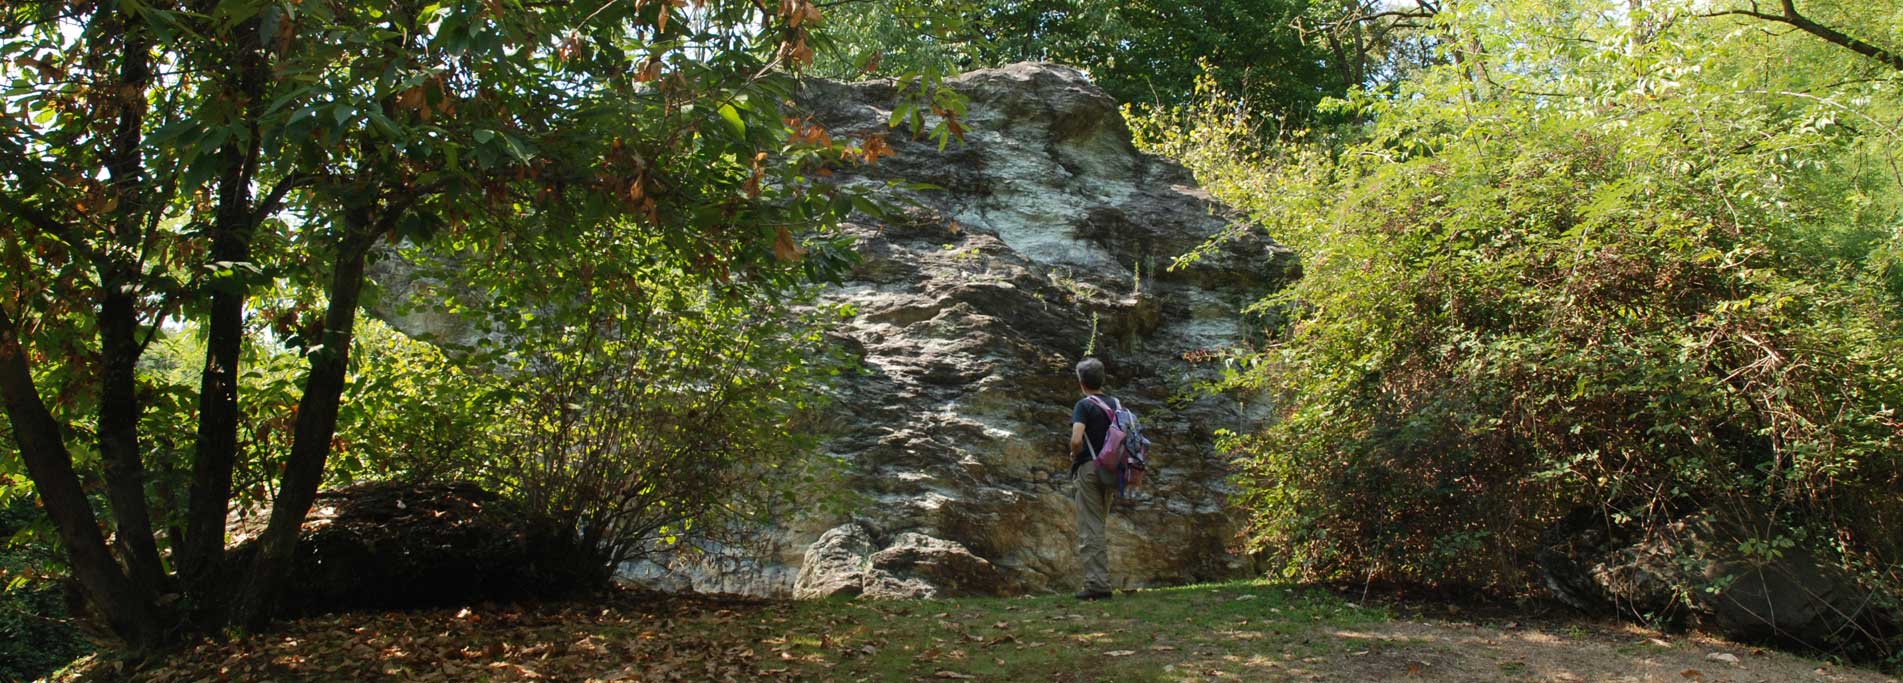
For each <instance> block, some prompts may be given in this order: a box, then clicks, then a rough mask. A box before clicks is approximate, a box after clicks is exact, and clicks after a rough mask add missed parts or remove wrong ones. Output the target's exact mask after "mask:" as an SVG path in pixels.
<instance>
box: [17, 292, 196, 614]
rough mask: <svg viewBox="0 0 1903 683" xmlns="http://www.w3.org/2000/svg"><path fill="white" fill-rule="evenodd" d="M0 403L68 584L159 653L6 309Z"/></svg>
mask: <svg viewBox="0 0 1903 683" xmlns="http://www.w3.org/2000/svg"><path fill="white" fill-rule="evenodd" d="M0 397H4V398H5V400H6V410H7V419H8V421H9V422H10V423H11V424H12V427H13V440H14V443H15V444H16V445H17V446H19V448H20V458H21V460H24V461H25V462H26V469H27V474H28V475H29V476H31V477H32V478H33V488H34V490H35V491H36V492H38V493H39V496H40V505H41V506H42V507H44V508H45V509H46V516H47V517H48V518H49V519H51V520H52V521H53V528H54V529H56V530H57V531H58V532H59V538H60V545H62V546H64V547H65V548H66V557H67V562H68V563H70V564H71V565H72V572H73V578H74V579H77V580H78V581H79V585H80V588H81V589H82V590H83V591H84V592H85V594H86V598H87V600H88V601H89V602H90V603H91V604H92V605H93V606H94V607H95V608H97V609H98V610H99V612H100V616H101V617H103V618H105V620H106V624H107V626H108V627H110V628H111V629H112V631H113V633H115V634H117V635H119V636H120V637H121V638H124V639H125V640H126V642H127V644H128V645H130V646H131V647H132V649H133V650H134V651H144V650H148V649H150V648H151V647H153V646H155V645H157V644H158V643H159V642H160V640H161V636H162V631H161V630H160V629H159V628H158V624H157V623H156V621H155V620H154V619H153V609H152V606H151V605H150V604H149V603H148V602H147V598H148V597H149V596H146V595H141V594H140V593H139V592H138V591H137V590H135V589H134V587H133V584H132V581H131V580H130V579H128V578H127V577H126V575H125V574H124V573H123V572H121V571H120V569H119V563H118V562H117V561H115V560H113V558H112V553H111V552H110V551H109V550H107V549H106V538H105V536H104V535H103V534H102V533H100V530H99V519H98V518H97V517H95V516H94V515H93V510H92V506H91V505H90V504H88V503H87V501H86V493H85V491H83V490H82V489H81V488H80V485H79V475H78V474H77V473H75V472H74V471H73V457H72V453H70V452H69V451H67V450H66V443H65V440H64V439H63V437H62V435H61V434H60V426H59V421H58V420H56V419H54V417H53V414H52V413H51V412H50V411H48V410H47V409H46V404H45V402H43V401H42V400H41V399H40V394H39V390H38V388H36V387H35V386H34V385H33V372H32V368H31V367H30V365H29V363H28V361H27V356H26V349H25V348H24V346H23V345H22V344H21V343H20V338H19V333H18V329H17V328H16V327H15V326H14V323H13V318H12V317H11V316H9V315H8V314H7V312H6V310H5V309H4V308H0Z"/></svg>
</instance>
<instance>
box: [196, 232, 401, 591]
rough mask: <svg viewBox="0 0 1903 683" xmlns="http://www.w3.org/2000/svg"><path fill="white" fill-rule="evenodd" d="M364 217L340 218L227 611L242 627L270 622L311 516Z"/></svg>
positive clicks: (360, 261)
mask: <svg viewBox="0 0 1903 683" xmlns="http://www.w3.org/2000/svg"><path fill="white" fill-rule="evenodd" d="M370 213H371V212H370V211H369V210H367V209H348V210H346V212H345V218H344V222H345V226H344V227H345V234H346V237H345V238H344V241H343V243H342V244H341V245H339V246H338V253H337V261H336V269H335V271H334V272H333V273H332V275H331V284H330V305H329V308H328V309H327V310H326V311H325V313H324V337H323V339H324V342H323V346H322V347H320V348H318V349H317V350H315V351H312V352H311V355H310V359H311V367H310V374H308V375H307V376H306V377H305V379H304V396H303V398H302V399H301V400H299V402H298V406H297V425H296V427H295V431H294V433H293V436H292V440H291V454H290V456H289V459H288V460H286V461H285V464H284V478H283V479H282V480H281V482H280V483H279V485H278V494H277V498H276V499H275V500H273V501H272V503H271V519H270V522H269V523H268V524H267V525H266V526H265V530H264V534H263V535H262V536H261V537H259V539H258V554H257V557H256V558H255V559H254V561H253V562H252V566H251V571H250V573H249V576H248V581H247V583H246V584H245V586H244V588H243V589H242V590H241V594H240V595H239V596H238V599H237V603H236V604H235V605H234V610H233V612H232V621H233V622H234V623H237V624H240V625H243V626H246V627H250V628H258V627H262V626H263V625H264V624H265V622H266V621H268V620H269V619H270V618H271V612H272V608H273V605H275V603H276V602H277V591H278V588H279V584H281V583H282V582H283V578H284V574H285V573H286V570H287V568H288V565H289V564H290V560H291V555H292V553H293V552H294V551H295V550H296V549H297V537H298V532H299V528H300V527H301V526H302V524H303V522H304V515H305V514H307V513H309V512H310V509H311V503H312V501H314V500H315V499H316V498H317V487H318V485H319V484H321V483H323V478H324V461H325V459H326V458H328V457H329V456H330V441H331V437H332V436H333V435H335V433H336V431H337V408H338V402H339V399H341V398H342V396H343V391H344V382H345V374H346V370H347V369H348V368H349V364H350V344H351V335H352V331H353V329H354V328H355V326H356V323H357V304H358V301H359V299H360V297H361V295H362V293H363V269H364V261H365V259H366V258H367V256H368V255H369V253H370V247H371V246H372V245H374V244H376V240H377V237H378V236H379V235H380V234H381V232H382V230H381V229H380V228H381V221H379V225H378V226H377V227H372V226H370V225H369V224H370V222H371V218H370Z"/></svg>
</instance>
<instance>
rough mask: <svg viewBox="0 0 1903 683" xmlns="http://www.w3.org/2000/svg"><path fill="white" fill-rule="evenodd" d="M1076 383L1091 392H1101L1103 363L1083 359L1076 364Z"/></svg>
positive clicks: (1093, 359) (1091, 359) (1092, 359)
mask: <svg viewBox="0 0 1903 683" xmlns="http://www.w3.org/2000/svg"><path fill="white" fill-rule="evenodd" d="M1077 383H1078V384H1082V385H1084V388H1085V389H1089V390H1091V391H1102V390H1103V361H1100V360H1097V359H1095V358H1085V359H1083V360H1081V361H1078V362H1077Z"/></svg>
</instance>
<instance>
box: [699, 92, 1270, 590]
mask: <svg viewBox="0 0 1903 683" xmlns="http://www.w3.org/2000/svg"><path fill="white" fill-rule="evenodd" d="M950 84H951V86H952V87H953V88H955V89H956V90H957V91H958V92H960V93H962V94H963V95H965V96H966V97H968V98H969V100H970V109H969V111H968V113H967V115H966V117H965V118H964V119H963V122H964V124H965V126H966V128H967V129H968V132H966V134H965V137H964V140H963V141H962V143H961V142H958V141H954V142H952V143H951V144H950V145H948V146H946V147H945V148H944V149H943V150H942V151H941V150H940V149H939V148H938V147H937V145H936V143H935V142H933V141H929V140H920V141H906V140H902V139H900V138H903V137H904V136H903V135H901V134H899V133H898V132H892V133H891V137H892V138H893V147H894V148H895V149H896V150H897V154H895V155H894V156H891V157H888V158H885V159H882V160H880V161H879V162H878V163H877V164H876V165H875V166H872V167H868V168H862V169H859V170H858V171H856V175H848V174H842V176H841V182H845V183H876V184H878V185H879V186H883V185H884V184H885V181H887V180H908V181H922V182H925V183H930V184H932V185H935V186H937V187H939V188H943V189H942V190H936V191H904V190H892V191H893V192H899V193H901V194H902V195H903V197H902V198H903V199H905V200H908V201H910V202H913V203H915V204H916V206H917V207H918V208H916V209H914V210H912V211H908V212H907V213H906V215H905V216H904V217H903V218H898V219H894V220H890V221H885V222H876V221H867V222H865V223H862V224H857V225H853V226H850V227H851V230H852V232H853V234H854V235H856V236H857V237H858V238H859V249H860V253H861V254H862V255H863V258H864V262H863V264H862V265H861V266H859V267H858V268H857V270H856V271H855V272H854V273H853V274H852V276H851V277H850V280H849V281H848V282H846V283H845V284H843V285H842V286H837V287H834V288H832V289H831V290H830V292H829V293H828V294H827V297H828V298H829V299H831V300H833V301H836V302H844V303H850V304H851V305H852V306H853V307H854V308H855V309H856V310H857V315H856V316H855V317H853V318H852V319H851V320H849V321H847V322H845V323H844V324H843V325H841V326H840V327H839V329H837V330H836V335H837V337H838V339H840V340H841V342H842V343H844V344H847V345H849V346H850V347H851V348H852V349H853V350H854V351H855V352H856V353H857V354H858V356H859V357H860V359H861V361H862V364H863V372H862V374H860V375H859V376H858V377H855V378H853V379H852V380H850V381H849V383H848V384H847V385H846V386H844V387H843V388H842V390H841V392H840V395H839V396H838V397H837V401H836V402H835V404H834V410H833V415H834V417H833V418H832V419H831V424H830V425H829V427H830V430H829V431H830V432H831V433H832V434H833V436H832V438H831V439H830V441H829V442H828V443H827V444H826V446H825V448H826V450H828V451H829V452H830V453H831V454H833V455H836V456H838V457H841V458H844V459H846V460H848V461H849V462H850V463H851V477H850V482H851V485H852V488H853V489H855V490H856V491H857V492H858V493H860V494H863V496H864V497H865V499H866V501H867V503H868V504H867V505H864V506H863V507H862V508H861V509H860V511H859V512H857V513H856V514H852V515H848V516H842V517H836V518H826V517H809V518H807V519H803V520H800V521H798V522H797V523H795V524H793V525H791V526H790V527H789V528H787V529H784V530H782V531H781V532H779V533H778V534H777V536H776V538H775V543H774V544H773V545H772V547H773V550H772V551H771V552H769V553H768V555H767V556H766V557H760V558H757V560H758V562H757V563H755V564H752V566H751V569H752V570H753V571H754V572H755V573H754V574H752V575H751V576H752V578H743V577H736V576H733V575H730V574H729V575H719V576H715V575H711V574H709V575H702V576H699V577H697V578H696V581H695V583H696V585H698V586H701V587H704V588H713V589H728V590H734V589H738V590H744V591H747V592H754V593H769V594H785V593H787V592H789V591H790V592H792V593H794V594H797V595H802V596H814V595H840V594H846V595H871V596H882V595H891V596H912V595H948V594H971V593H999V592H1021V591H1045V590H1065V589H1069V588H1072V587H1074V586H1075V583H1076V577H1077V576H1078V571H1079V565H1078V562H1077V559H1076V553H1075V550H1074V548H1073V545H1074V541H1073V538H1074V535H1073V533H1074V528H1075V512H1074V506H1073V504H1072V502H1071V499H1070V497H1069V493H1070V485H1069V483H1068V472H1067V465H1068V460H1067V455H1066V453H1067V451H1068V438H1069V411H1070V407H1071V405H1072V403H1074V402H1075V401H1076V400H1077V399H1078V398H1079V395H1078V393H1077V385H1076V380H1075V379H1074V377H1073V375H1072V371H1071V368H1072V366H1073V365H1074V364H1075V363H1076V361H1077V360H1078V359H1079V358H1080V357H1082V356H1083V355H1084V353H1085V351H1086V349H1090V348H1092V347H1094V353H1095V354H1096V355H1098V356H1100V357H1102V358H1103V359H1104V361H1105V362H1106V364H1107V365H1108V366H1109V370H1110V378H1111V382H1112V386H1111V387H1110V392H1111V393H1112V394H1114V395H1116V396H1119V397H1121V398H1122V399H1124V400H1125V401H1126V402H1127V403H1128V404H1129V405H1130V406H1132V407H1133V408H1135V409H1136V410H1137V411H1138V413H1139V414H1140V415H1141V416H1142V418H1143V420H1144V424H1145V431H1146V434H1147V435H1148V436H1149V437H1150V438H1152V439H1154V440H1155V441H1156V443H1157V446H1156V456H1155V459H1156V462H1157V465H1158V469H1157V476H1155V477H1154V478H1153V479H1152V480H1151V482H1150V485H1149V486H1148V487H1146V489H1145V490H1142V491H1140V492H1138V493H1136V494H1135V495H1134V497H1132V498H1129V499H1126V500H1120V501H1118V502H1117V504H1116V506H1115V510H1114V512H1113V514H1112V516H1111V521H1110V538H1111V547H1110V555H1111V565H1112V571H1113V578H1114V580H1115V581H1116V582H1117V583H1118V585H1120V586H1144V585H1157V584H1168V583H1176V582H1184V581H1196V580H1207V579H1215V578H1219V577H1226V576H1233V575H1236V574H1238V573H1239V572H1242V571H1244V570H1245V569H1246V567H1245V565H1246V563H1247V560H1246V559H1245V558H1243V557H1241V556H1239V555H1238V554H1236V553H1235V552H1233V551H1232V550H1231V546H1232V544H1233V543H1234V540H1235V539H1234V535H1235V530H1236V525H1235V520H1234V519H1233V518H1232V516H1231V514H1230V511H1229V509H1228V507H1227V497H1228V495H1229V493H1230V490H1229V488H1228V486H1227V484H1226V475H1227V473H1228V471H1227V469H1226V462H1225V458H1224V457H1223V456H1222V455H1221V454H1220V453H1218V452H1217V451H1216V449H1215V447H1214V432H1215V431H1216V430H1218V429H1223V428H1230V429H1234V428H1241V427H1244V426H1245V425H1246V424H1247V419H1246V417H1247V416H1245V415H1244V412H1245V410H1244V408H1242V407H1241V406H1239V404H1238V403H1237V402H1236V401H1235V400H1234V399H1232V398H1222V397H1217V396H1210V395H1206V394H1205V393H1204V392H1202V391H1199V390H1198V389H1197V384H1198V383H1199V382H1202V381H1205V380H1208V379H1211V378H1212V376H1213V373H1214V372H1215V369H1214V368H1211V367H1208V366H1207V365H1206V364H1199V363H1198V362H1196V361H1197V360H1199V359H1200V358H1201V354H1203V353H1205V352H1207V351H1208V350H1212V349H1222V348H1226V347H1230V346H1233V345H1235V344H1237V343H1238V342H1241V341H1243V340H1244V339H1245V337H1246V332H1247V331H1246V330H1245V328H1244V325H1245V321H1244V319H1243V318H1242V317H1241V315H1240V314H1239V311H1240V309H1241V308H1242V307H1243V306H1244V305H1246V304H1248V303H1250V302H1253V301H1255V300H1256V299H1258V298H1259V297H1261V296H1263V295H1264V294H1266V293H1268V292H1270V291H1272V290H1273V289H1274V288H1276V287H1279V286H1281V285H1282V284H1283V283H1284V282H1285V281H1286V280H1287V278H1289V277H1291V276H1292V275H1293V271H1294V260H1293V259H1292V257H1291V256H1290V255H1289V254H1288V252H1287V251H1286V250H1284V249H1281V248H1279V247H1276V246H1275V245H1273V244H1271V243H1269V242H1267V241H1266V240H1263V239H1260V238H1244V239H1241V240H1238V241H1235V242H1233V243H1231V244H1229V245H1227V246H1226V247H1224V248H1222V249H1218V250H1216V251H1214V252H1212V253H1210V254H1208V255H1207V256H1205V257H1204V258H1202V259H1200V260H1197V261H1196V262H1194V263H1191V264H1188V265H1186V266H1184V267H1180V268H1176V269H1170V268H1169V266H1170V264H1171V263H1172V261H1173V259H1175V258H1176V257H1178V256H1180V255H1182V254H1185V253H1187V252H1189V251H1191V250H1192V249H1194V248H1196V247H1198V246H1199V245H1201V244H1203V243H1204V242H1205V241H1206V240H1208V239H1209V238H1210V237H1212V236H1214V235H1217V234H1218V233H1222V232H1224V231H1226V230H1232V229H1235V228H1236V227H1237V226H1236V225H1235V224H1234V223H1231V222H1230V221H1229V219H1228V218H1226V217H1225V214H1224V209H1223V207H1221V206H1220V205H1218V204H1216V203H1215V202H1213V201H1212V200H1211V199H1210V197H1209V196H1208V195H1207V194H1205V193H1203V192H1202V191H1200V190H1198V189H1197V188H1196V186H1195V184H1194V181H1193V180H1192V179H1191V178H1190V176H1189V174H1188V173H1187V172H1185V171H1184V170H1183V169H1182V168H1181V167H1179V166H1177V165H1176V164H1174V163H1171V162H1169V161H1167V160H1163V159H1159V158H1156V157H1152V156H1148V155H1144V154H1141V153H1139V152H1137V151H1136V149H1135V148H1134V147H1133V146H1132V144H1131V141H1130V135H1129V132H1128V130H1127V129H1126V128H1125V126H1124V123H1123V120H1122V117H1121V115H1120V113H1119V111H1118V108H1117V104H1116V102H1114V101H1113V100H1111V99H1110V98H1109V97H1108V96H1106V95H1105V94H1104V93H1103V92H1102V91H1101V90H1099V89H1098V88H1097V87H1095V86H1094V85H1092V84H1091V83H1090V82H1089V80H1088V79H1087V78H1086V77H1085V76H1084V75H1083V74H1082V73H1080V72H1078V71H1076V70H1073V69H1070V68H1067V67H1062V66H1056V65H1049V64H1018V65H1013V66H1010V67H1006V68H1002V69H995V70H985V71H978V72H973V73H969V74H966V75H964V76H961V77H959V78H957V79H955V80H953V81H951V83H950ZM894 95H895V93H894V88H893V84H892V83H890V82H871V83H860V84H839V83H831V82H812V83H808V84H807V85H806V86H805V90H804V92H803V93H802V95H801V97H800V101H801V103H802V104H803V105H804V106H805V107H807V108H808V109H810V110H811V111H812V113H813V115H814V117H815V119H816V121H818V122H819V123H820V124H821V125H823V126H825V127H826V128H827V129H828V130H829V131H831V133H832V134H833V135H834V136H860V135H869V134H880V133H886V132H888V129H887V126H886V120H887V117H888V113H889V108H890V107H891V105H892V102H893V99H894ZM796 567H797V568H798V570H797V571H795V570H794V569H793V568H796ZM788 578H792V579H793V581H792V583H791V585H789V584H788V582H787V579H788Z"/></svg>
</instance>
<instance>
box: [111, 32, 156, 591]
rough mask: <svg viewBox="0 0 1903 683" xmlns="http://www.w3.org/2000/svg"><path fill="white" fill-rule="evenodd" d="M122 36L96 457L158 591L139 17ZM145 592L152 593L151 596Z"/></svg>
mask: <svg viewBox="0 0 1903 683" xmlns="http://www.w3.org/2000/svg"><path fill="white" fill-rule="evenodd" d="M117 19H118V21H119V22H120V24H119V29H120V39H121V40H122V41H123V45H122V46H121V50H122V52H121V55H120V63H119V82H120V84H121V85H122V86H123V88H124V90H125V91H127V92H136V93H138V95H137V96H122V97H120V98H118V100H117V101H116V102H115V103H114V104H115V106H116V107H117V108H118V121H117V122H116V123H115V125H114V127H113V131H112V136H111V138H110V139H109V140H108V142H107V145H108V146H107V151H106V155H107V156H106V159H105V162H106V164H105V165H106V172H107V174H108V179H109V182H110V185H109V188H110V190H111V194H112V197H113V199H114V200H115V202H116V204H117V209H116V213H115V215H114V216H113V225H112V239H113V240H114V241H115V242H117V244H118V248H117V249H114V250H113V251H112V252H111V253H108V254H106V255H105V257H104V258H103V259H102V260H101V261H99V263H98V264H97V267H98V272H99V285H100V292H99V302H98V306H99V308H98V315H99V350H100V359H101V363H102V365H103V366H104V367H103V368H102V369H103V373H102V376H101V377H100V381H101V384H100V388H99V425H98V429H99V432H98V437H99V457H100V461H101V462H102V464H103V465H104V466H105V468H104V469H105V475H106V496H107V499H108V500H109V501H110V502H111V503H112V516H113V519H114V521H115V522H116V523H117V530H118V535H117V540H118V545H119V547H120V556H121V557H122V558H123V559H124V561H125V564H126V569H127V570H128V577H127V578H129V579H130V580H131V581H132V584H133V588H134V590H136V591H138V592H139V593H140V594H142V595H145V596H156V595H157V594H158V591H159V588H160V586H162V585H163V584H164V582H165V570H164V567H163V565H162V564H161V562H160V560H159V549H158V542H157V541H156V540H155V539H154V536H153V533H152V528H153V527H152V514H151V510H150V509H149V508H148V507H147V502H146V497H145V463H144V461H143V453H142V452H141V450H140V448H139V414H140V412H141V409H140V405H139V399H138V381H139V378H138V364H139V356H140V355H141V352H142V350H143V349H142V346H141V345H140V344H139V339H138V330H139V310H138V303H137V301H138V300H137V296H138V276H139V263H138V259H137V256H136V254H138V250H139V244H140V243H141V242H142V241H143V240H142V239H141V237H142V233H143V231H144V227H145V225H146V217H147V216H146V212H147V204H148V202H147V197H146V196H145V195H146V192H145V188H144V183H145V172H144V155H143V154H141V153H140V150H139V145H140V143H141V142H142V141H143V137H144V133H143V130H142V129H143V127H144V123H145V112H146V110H145V97H144V93H145V90H146V88H147V86H148V85H149V83H148V81H149V80H150V79H151V64H150V61H151V55H150V52H151V39H150V37H149V36H148V35H147V34H146V32H145V30H144V29H143V27H141V26H139V25H138V24H137V23H136V22H137V18H135V17H133V16H131V15H129V14H124V13H122V14H120V15H119V16H118V17H117ZM148 599H149V598H148Z"/></svg>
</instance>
